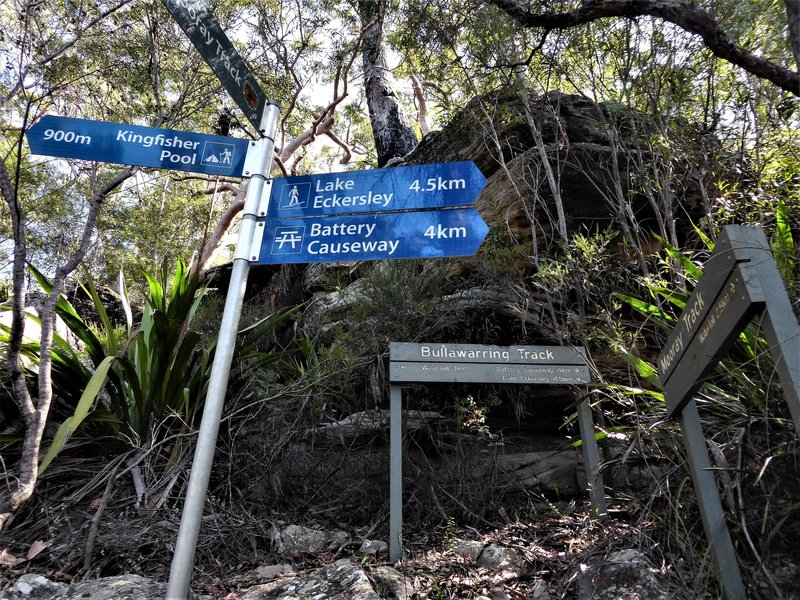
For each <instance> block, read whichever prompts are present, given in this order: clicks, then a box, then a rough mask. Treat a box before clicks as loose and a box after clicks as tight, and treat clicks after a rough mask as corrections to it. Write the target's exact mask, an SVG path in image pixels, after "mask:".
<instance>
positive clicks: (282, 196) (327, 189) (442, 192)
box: [268, 161, 486, 218]
mask: <svg viewBox="0 0 800 600" xmlns="http://www.w3.org/2000/svg"><path fill="white" fill-rule="evenodd" d="M485 184H486V178H485V177H484V176H483V174H482V173H481V172H480V170H479V169H478V167H476V166H475V163H473V162H471V161H465V162H454V163H440V164H432V165H417V166H412V167H394V168H389V169H372V170H369V171H350V172H343V173H326V174H324V175H303V176H300V177H286V178H283V179H276V180H275V182H274V185H273V192H272V198H271V200H270V204H269V212H268V214H269V216H272V217H281V218H282V217H312V216H322V215H342V214H352V213H366V212H388V211H395V210H419V209H426V208H443V207H454V206H471V205H472V204H473V203H474V202H475V199H476V198H477V197H478V194H479V193H480V191H481V190H482V189H483V186H484V185H485Z"/></svg>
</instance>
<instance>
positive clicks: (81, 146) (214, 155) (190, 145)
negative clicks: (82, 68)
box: [26, 115, 250, 177]
mask: <svg viewBox="0 0 800 600" xmlns="http://www.w3.org/2000/svg"><path fill="white" fill-rule="evenodd" d="M26 136H27V138H28V145H29V146H30V149H31V152H32V153H33V154H44V155H47V156H58V157H62V158H79V159H82V160H94V161H98V162H110V163H117V164H121V165H138V166H140V167H156V168H161V169H175V170H177V171H190V172H192V173H206V174H208V175H228V176H231V177H241V176H242V172H243V171H244V159H245V155H246V154H247V148H248V146H249V144H250V142H249V141H248V140H242V139H237V138H230V137H224V136H221V135H206V134H202V133H189V132H187V131H176V130H174V129H157V128H155V127H140V126H138V125H122V124H120V123H109V122H106V121H88V120H86V119H72V118H69V117H57V116H53V115H45V116H44V117H42V118H41V120H39V122H38V123H36V124H35V125H34V126H33V127H31V128H30V129H29V130H28V132H27V134H26Z"/></svg>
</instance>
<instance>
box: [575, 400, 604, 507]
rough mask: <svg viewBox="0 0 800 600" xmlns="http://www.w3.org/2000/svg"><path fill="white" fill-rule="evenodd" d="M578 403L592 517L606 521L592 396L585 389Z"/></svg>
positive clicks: (579, 424)
mask: <svg viewBox="0 0 800 600" xmlns="http://www.w3.org/2000/svg"><path fill="white" fill-rule="evenodd" d="M581 397H582V398H584V400H581V401H580V402H578V426H579V427H580V431H581V441H582V444H581V445H582V446H583V464H584V468H585V469H586V479H587V481H588V482H589V498H590V499H591V502H592V516H593V517H594V518H595V519H606V518H607V517H608V510H607V508H606V492H605V487H604V486H603V475H602V473H601V472H600V452H599V450H598V449H597V439H595V433H594V419H593V418H592V405H591V402H590V400H591V396H590V394H589V392H588V390H586V389H585V388H584V390H583V393H582V394H581Z"/></svg>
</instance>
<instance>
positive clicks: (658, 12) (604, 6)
mask: <svg viewBox="0 0 800 600" xmlns="http://www.w3.org/2000/svg"><path fill="white" fill-rule="evenodd" d="M791 1H792V0H786V2H787V3H788V2H791ZM491 3H492V4H494V5H495V6H497V7H498V8H500V9H502V10H503V11H505V12H506V13H508V14H509V15H510V16H511V17H513V18H514V19H516V20H517V21H518V22H519V23H521V24H522V25H523V26H525V27H539V28H542V29H544V30H546V31H549V30H552V29H570V28H572V27H578V26H580V25H585V24H586V23H591V22H592V21H597V20H598V19H606V18H611V17H623V18H627V19H633V18H636V17H644V16H648V17H656V18H658V19H663V20H664V21H668V22H670V23H672V24H674V25H677V26H678V27H680V28H681V29H683V30H684V31H687V32H689V33H691V34H694V35H699V36H700V37H701V38H702V39H703V43H704V44H705V45H706V47H707V48H708V49H709V50H710V51H711V52H712V53H713V54H714V55H715V56H718V57H719V58H722V59H724V60H727V61H728V62H730V63H732V64H734V65H736V66H738V67H741V68H742V69H744V70H745V71H747V72H748V73H750V74H752V75H755V76H756V77H759V78H761V79H765V80H767V81H770V82H772V83H774V84H775V85H777V86H778V87H779V88H781V89H783V90H786V91H788V92H791V93H792V94H794V95H796V96H800V75H798V74H797V73H795V72H794V71H791V70H790V69H787V68H786V67H784V66H782V65H779V64H776V63H774V62H771V61H769V60H767V59H765V58H763V57H761V56H758V55H757V54H755V53H754V52H751V51H749V50H747V49H745V48H743V47H742V46H740V45H738V44H737V43H736V42H735V41H734V40H733V39H732V38H731V37H730V35H728V33H727V32H726V31H725V30H724V29H722V27H721V26H720V24H719V23H718V22H717V21H716V20H715V19H714V17H713V16H712V15H711V14H709V13H708V12H707V11H705V10H703V9H702V8H699V7H697V6H693V5H692V4H690V3H686V2H678V1H676V0H594V1H592V2H585V3H583V4H582V5H581V6H580V7H579V8H576V9H575V10H572V11H569V12H536V11H533V10H529V9H527V8H524V7H523V6H522V5H521V4H520V3H519V2H518V1H517V0H491Z"/></svg>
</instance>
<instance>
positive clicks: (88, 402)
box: [39, 356, 116, 476]
mask: <svg viewBox="0 0 800 600" xmlns="http://www.w3.org/2000/svg"><path fill="white" fill-rule="evenodd" d="M115 360H116V357H114V356H108V357H106V358H105V359H104V360H103V362H101V363H100V365H99V366H98V367H97V370H96V371H95V372H94V375H92V378H91V379H90V380H89V384H88V385H87V386H86V389H85V390H84V391H83V394H81V398H80V400H79V401H78V405H77V406H76V407H75V412H74V413H73V414H72V416H70V417H67V419H66V420H65V421H64V422H63V423H62V424H61V427H59V428H58V431H57V432H56V435H55V436H54V437H53V441H52V442H51V443H50V447H49V448H48V449H47V451H46V452H45V454H44V458H42V462H41V463H40V464H39V476H41V474H42V473H44V471H45V469H46V468H47V467H48V465H49V464H50V463H51V462H52V461H53V459H54V458H55V457H56V456H58V453H59V452H61V450H62V449H63V448H64V444H66V443H67V441H68V440H69V438H70V437H71V436H72V434H73V433H75V430H77V429H78V427H79V426H80V424H81V423H82V422H83V420H84V419H85V418H86V417H87V415H88V414H89V410H90V409H91V407H92V405H93V404H94V402H95V400H96V399H97V397H98V395H99V394H100V392H101V391H102V389H103V386H104V385H105V382H106V376H107V375H108V370H109V369H110V368H111V365H112V364H113V363H114V361H115Z"/></svg>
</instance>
